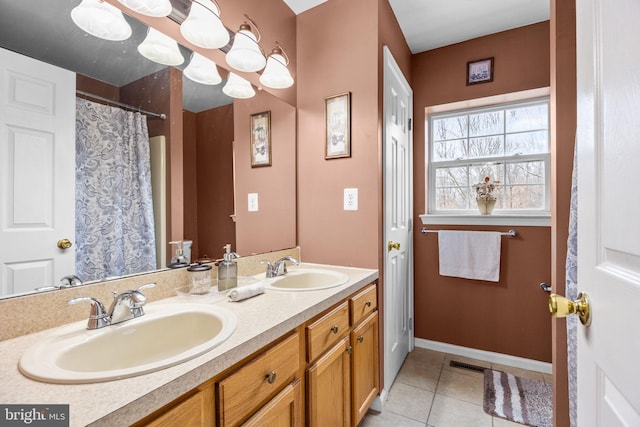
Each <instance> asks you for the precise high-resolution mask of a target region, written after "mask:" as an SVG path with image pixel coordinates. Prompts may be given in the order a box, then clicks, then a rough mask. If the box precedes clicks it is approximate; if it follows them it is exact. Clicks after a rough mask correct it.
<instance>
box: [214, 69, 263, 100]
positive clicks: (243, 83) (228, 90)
mask: <svg viewBox="0 0 640 427" xmlns="http://www.w3.org/2000/svg"><path fill="white" fill-rule="evenodd" d="M222 92H223V93H224V94H225V95H227V96H230V97H231V98H240V99H247V98H251V97H253V96H254V95H255V94H256V91H255V90H253V87H252V86H251V83H249V82H248V81H247V80H245V79H243V78H242V77H240V76H239V75H237V74H235V73H233V72H231V71H229V75H228V76H227V83H226V84H225V85H224V87H223V88H222Z"/></svg>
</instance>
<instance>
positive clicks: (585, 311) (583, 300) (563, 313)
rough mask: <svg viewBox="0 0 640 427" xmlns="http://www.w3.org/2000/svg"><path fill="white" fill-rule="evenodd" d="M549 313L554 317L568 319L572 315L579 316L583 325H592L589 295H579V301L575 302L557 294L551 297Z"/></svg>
mask: <svg viewBox="0 0 640 427" xmlns="http://www.w3.org/2000/svg"><path fill="white" fill-rule="evenodd" d="M549 311H550V312H551V316H552V317H567V316H568V315H570V314H577V315H578V317H579V318H580V323H582V324H583V325H585V326H589V324H590V323H591V309H590V308H589V299H588V298H587V294H585V293H582V292H580V293H579V294H578V299H577V300H575V301H571V300H570V299H567V298H565V297H563V296H560V295H556V294H551V295H549Z"/></svg>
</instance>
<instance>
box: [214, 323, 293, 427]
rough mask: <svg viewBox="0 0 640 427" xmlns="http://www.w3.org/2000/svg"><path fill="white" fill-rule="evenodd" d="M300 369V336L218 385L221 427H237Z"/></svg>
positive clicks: (286, 341) (245, 366) (257, 358)
mask: <svg viewBox="0 0 640 427" xmlns="http://www.w3.org/2000/svg"><path fill="white" fill-rule="evenodd" d="M299 368H300V342H299V334H298V333H297V332H295V333H293V334H292V335H290V336H289V337H288V338H286V339H285V340H283V341H282V342H280V343H279V344H277V345H276V346H275V347H273V348H270V349H269V350H267V351H265V352H264V353H262V354H260V355H258V356H257V357H256V358H254V359H253V360H251V361H250V362H248V363H246V364H245V365H243V366H242V367H240V368H239V369H238V370H236V371H234V372H233V373H232V374H231V375H229V376H228V377H226V378H224V379H222V380H221V381H219V382H217V383H216V395H217V407H218V414H217V419H218V426H220V427H223V426H236V425H239V424H240V423H241V422H243V421H244V420H245V419H246V418H248V417H249V416H250V415H251V414H252V413H254V412H255V411H256V409H258V408H259V407H260V406H262V405H263V404H265V403H266V401H267V400H269V399H270V398H272V397H273V396H275V394H277V393H278V392H279V391H280V390H281V389H282V388H283V387H284V386H285V385H286V384H287V383H290V382H291V381H292V380H293V379H294V377H295V374H296V372H297V371H298V369H299Z"/></svg>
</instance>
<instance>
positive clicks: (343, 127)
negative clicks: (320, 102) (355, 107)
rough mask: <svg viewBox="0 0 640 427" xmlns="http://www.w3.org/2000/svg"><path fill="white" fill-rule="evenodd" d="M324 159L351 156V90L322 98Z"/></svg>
mask: <svg viewBox="0 0 640 427" xmlns="http://www.w3.org/2000/svg"><path fill="white" fill-rule="evenodd" d="M324 119H325V155H324V158H325V159H337V158H340V157H351V92H347V93H342V94H340V95H334V96H330V97H327V98H325V99H324Z"/></svg>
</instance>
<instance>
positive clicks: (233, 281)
mask: <svg viewBox="0 0 640 427" xmlns="http://www.w3.org/2000/svg"><path fill="white" fill-rule="evenodd" d="M223 249H225V254H224V258H223V259H222V261H220V262H219V263H218V292H223V291H226V290H228V289H231V288H235V287H237V286H238V263H237V262H235V261H234V258H240V256H239V255H238V254H237V253H235V252H231V245H230V244H229V243H227V244H226V245H224V247H223Z"/></svg>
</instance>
